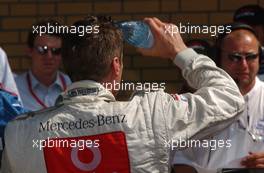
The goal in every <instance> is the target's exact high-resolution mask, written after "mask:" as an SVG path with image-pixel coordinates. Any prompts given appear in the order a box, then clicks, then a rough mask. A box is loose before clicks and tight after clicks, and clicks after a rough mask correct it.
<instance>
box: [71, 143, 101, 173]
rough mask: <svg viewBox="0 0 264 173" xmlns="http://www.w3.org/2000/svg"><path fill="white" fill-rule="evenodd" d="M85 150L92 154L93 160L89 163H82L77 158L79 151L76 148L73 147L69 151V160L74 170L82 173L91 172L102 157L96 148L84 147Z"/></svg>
mask: <svg viewBox="0 0 264 173" xmlns="http://www.w3.org/2000/svg"><path fill="white" fill-rule="evenodd" d="M86 149H88V150H90V151H91V152H92V153H93V159H92V161H91V162H89V163H85V162H82V161H81V160H80V159H79V157H78V152H79V151H82V150H79V148H78V147H73V148H72V151H71V160H72V163H73V164H74V166H76V168H78V169H80V170H82V171H92V170H94V169H95V168H97V166H98V165H99V164H100V163H101V160H102V155H101V151H100V150H99V148H98V147H86Z"/></svg>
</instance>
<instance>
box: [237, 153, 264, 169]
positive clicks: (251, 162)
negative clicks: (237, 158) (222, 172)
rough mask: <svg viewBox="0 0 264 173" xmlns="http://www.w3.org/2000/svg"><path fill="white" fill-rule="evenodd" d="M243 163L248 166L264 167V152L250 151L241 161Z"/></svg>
mask: <svg viewBox="0 0 264 173" xmlns="http://www.w3.org/2000/svg"><path fill="white" fill-rule="evenodd" d="M241 164H242V165H243V166H245V167H247V168H264V152H257V153H252V152H249V155H248V156H246V157H245V158H244V159H243V160H242V161H241Z"/></svg>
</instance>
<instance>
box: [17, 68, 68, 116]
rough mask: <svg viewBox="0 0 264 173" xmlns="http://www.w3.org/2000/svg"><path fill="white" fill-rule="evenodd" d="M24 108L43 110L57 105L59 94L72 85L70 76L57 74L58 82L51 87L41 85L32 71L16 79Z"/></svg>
mask: <svg viewBox="0 0 264 173" xmlns="http://www.w3.org/2000/svg"><path fill="white" fill-rule="evenodd" d="M15 81H16V84H17V86H18V90H19V93H20V96H21V99H22V103H23V106H24V107H25V108H26V109H28V110H31V111H36V110H41V109H44V108H47V107H50V106H53V105H54V104H55V101H56V99H57V97H58V96H59V94H60V93H61V92H63V91H64V90H65V89H66V87H67V86H68V85H69V84H71V80H70V78H69V76H67V75H66V74H64V73H62V72H58V73H57V77H56V80H55V82H54V83H53V84H51V85H50V86H49V87H47V86H45V85H43V84H42V83H40V82H39V81H38V80H37V79H36V78H35V76H34V75H33V74H32V72H31V71H28V72H25V73H23V74H21V75H17V77H16V78H15Z"/></svg>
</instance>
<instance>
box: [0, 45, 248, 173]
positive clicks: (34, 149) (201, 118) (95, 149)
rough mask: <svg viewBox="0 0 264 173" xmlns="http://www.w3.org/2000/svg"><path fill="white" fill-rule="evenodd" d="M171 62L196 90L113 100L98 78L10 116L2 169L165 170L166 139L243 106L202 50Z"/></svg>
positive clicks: (204, 131)
mask: <svg viewBox="0 0 264 173" xmlns="http://www.w3.org/2000/svg"><path fill="white" fill-rule="evenodd" d="M174 63H175V64H176V65H178V67H180V68H181V69H182V73H183V76H184V77H185V78H186V79H187V81H188V82H189V84H190V85H191V86H192V87H195V88H198V89H199V90H198V91H197V92H196V93H195V94H184V95H177V94H174V95H169V94H167V93H165V92H163V91H157V92H150V93H140V94H138V95H135V96H134V97H133V99H132V100H130V101H127V102H117V101H115V98H114V96H113V95H112V94H111V93H110V92H109V91H108V90H106V89H105V88H104V87H103V86H102V85H101V84H99V83H96V82H94V81H80V82H77V83H73V84H72V85H71V86H69V87H68V89H67V90H66V91H65V92H64V94H63V95H62V96H61V97H60V98H59V100H60V102H59V104H58V105H57V106H55V107H53V108H50V109H46V110H44V111H39V112H35V113H29V114H27V115H25V116H24V117H21V118H17V119H16V120H14V121H12V122H11V123H9V124H8V125H7V128H6V133H5V142H6V147H5V150H4V158H3V163H2V165H3V167H2V172H4V173H36V172H38V173H46V172H47V173H55V172H56V173H57V172H71V173H77V172H78V173H83V172H93V173H114V172H115V173H121V172H122V173H128V172H133V173H145V172H151V173H158V172H160V173H165V172H169V171H170V165H169V163H170V160H169V159H170V157H171V155H173V149H174V150H176V148H174V146H172V145H171V143H170V141H171V140H172V139H173V140H177V139H184V140H186V139H189V138H203V137H206V136H207V135H210V134H212V133H215V132H217V131H219V130H221V129H223V128H225V127H226V126H228V125H229V124H231V123H232V122H233V121H234V120H235V119H236V117H237V116H236V115H238V113H239V112H241V111H242V110H243V107H244V101H243V97H242V96H241V95H240V92H239V90H238V88H237V86H236V84H235V83H234V81H233V80H232V79H231V77H229V76H228V75H227V73H225V72H224V71H223V70H221V69H219V68H217V67H216V66H215V64H214V62H213V61H211V60H210V59H209V58H208V57H206V56H203V55H198V54H196V53H195V52H194V51H193V50H192V49H186V50H184V51H182V52H180V53H179V54H178V55H177V57H176V58H175V60H174ZM84 143H85V145H83V144H84Z"/></svg>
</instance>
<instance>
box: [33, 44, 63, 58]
mask: <svg viewBox="0 0 264 173" xmlns="http://www.w3.org/2000/svg"><path fill="white" fill-rule="evenodd" d="M35 49H36V50H37V52H38V53H39V54H40V55H45V54H47V53H48V51H49V50H50V52H51V54H52V55H54V56H58V55H61V48H55V47H51V48H49V47H48V46H36V47H35Z"/></svg>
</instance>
